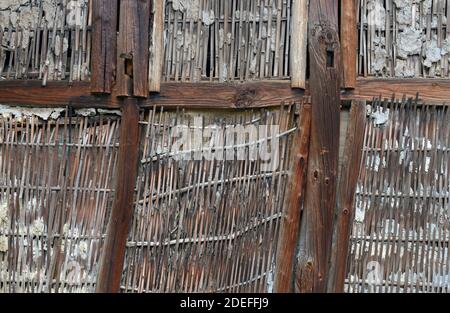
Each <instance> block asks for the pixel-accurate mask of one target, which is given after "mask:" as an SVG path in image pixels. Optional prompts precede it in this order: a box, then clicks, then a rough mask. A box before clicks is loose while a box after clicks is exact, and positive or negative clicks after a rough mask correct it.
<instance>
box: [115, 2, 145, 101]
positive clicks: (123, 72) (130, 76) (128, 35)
mask: <svg viewBox="0 0 450 313" xmlns="http://www.w3.org/2000/svg"><path fill="white" fill-rule="evenodd" d="M149 22H150V1H148V0H121V1H120V20H119V38H118V42H117V53H118V58H117V95H118V96H135V97H143V98H147V97H148V94H149V91H148V62H149Z"/></svg>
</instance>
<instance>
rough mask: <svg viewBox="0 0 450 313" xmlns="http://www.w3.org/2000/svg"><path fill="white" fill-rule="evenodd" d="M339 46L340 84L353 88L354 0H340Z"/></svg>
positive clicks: (355, 71) (354, 60)
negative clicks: (341, 65) (341, 71)
mask: <svg viewBox="0 0 450 313" xmlns="http://www.w3.org/2000/svg"><path fill="white" fill-rule="evenodd" d="M341 46H342V62H343V72H344V74H343V78H344V82H343V85H342V86H343V87H344V88H355V87H356V76H357V69H356V66H357V50H358V30H357V20H356V0H345V1H341Z"/></svg>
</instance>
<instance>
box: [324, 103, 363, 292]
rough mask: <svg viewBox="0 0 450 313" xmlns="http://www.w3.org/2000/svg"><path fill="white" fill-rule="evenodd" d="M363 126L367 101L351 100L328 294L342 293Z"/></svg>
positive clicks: (360, 155)
mask: <svg viewBox="0 0 450 313" xmlns="http://www.w3.org/2000/svg"><path fill="white" fill-rule="evenodd" d="M365 125H366V102H365V101H353V103H352V107H351V110H350V121H349V125H348V128H347V136H346V142H345V148H344V156H343V160H342V168H341V173H340V177H339V188H338V190H339V192H338V195H337V198H338V200H337V207H336V221H335V225H334V227H335V233H334V236H333V248H332V253H331V262H330V273H329V280H328V291H329V292H343V291H344V282H345V275H346V270H347V254H348V249H349V244H350V235H351V229H352V222H353V218H354V214H355V212H354V202H355V193H356V185H357V183H358V177H359V170H360V166H361V158H362V150H363V144H364V134H365Z"/></svg>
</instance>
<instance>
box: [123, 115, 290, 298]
mask: <svg viewBox="0 0 450 313" xmlns="http://www.w3.org/2000/svg"><path fill="white" fill-rule="evenodd" d="M293 109H294V108H293V107H289V108H287V107H285V108H283V110H281V111H280V110H276V111H273V112H267V111H264V110H256V111H254V112H252V111H248V112H239V113H237V112H234V113H231V112H230V113H229V114H228V113H224V112H222V113H218V112H217V113H215V114H209V113H202V114H200V113H182V112H180V113H178V114H177V113H174V112H173V113H166V112H164V113H163V112H159V111H158V112H154V111H150V112H148V113H147V116H145V117H143V118H142V122H141V123H142V124H143V126H142V129H143V138H142V144H141V148H142V149H143V155H142V161H141V165H140V169H139V176H138V181H137V184H136V188H137V192H136V203H135V212H134V218H133V223H132V227H131V231H130V234H129V240H128V243H127V254H126V261H125V268H124V274H123V276H122V291H124V292H267V291H269V292H270V291H273V280H274V262H275V260H274V256H275V253H276V245H277V237H278V232H279V229H280V225H281V223H280V222H281V213H282V212H283V207H284V198H285V196H287V190H286V187H287V180H288V170H289V168H290V161H289V160H290V153H289V152H290V151H289V150H290V149H289V148H290V145H291V142H292V136H293V134H294V132H295V129H296V126H295V123H294V119H293V117H294V115H293V113H294V112H293ZM196 117H200V120H203V122H204V124H203V125H204V126H201V125H200V128H197V129H196V128H195V127H198V125H196V124H194V123H193V122H194V119H195V118H196ZM237 124H241V125H255V126H257V125H277V124H278V125H280V129H279V132H276V133H275V134H276V136H277V137H279V143H278V145H279V148H280V158H279V162H280V163H279V166H277V167H275V168H273V170H270V171H266V170H264V169H263V164H264V161H262V160H261V158H258V159H257V160H255V161H251V154H250V153H249V151H248V148H249V146H248V145H249V144H251V143H252V142H253V143H255V141H249V139H247V140H246V141H244V142H243V144H246V145H247V146H245V145H244V146H243V147H244V150H243V151H244V153H245V160H241V161H229V160H226V161H223V160H220V158H219V159H215V160H213V161H207V160H205V159H203V160H201V159H200V160H197V161H196V160H191V159H190V157H192V156H194V154H195V153H196V152H194V151H192V152H190V153H188V154H187V155H186V157H188V160H177V159H176V157H180V156H181V155H182V154H172V155H171V154H170V152H171V151H173V150H172V149H171V148H170V147H171V141H172V140H173V139H171V138H170V133H171V131H172V130H173V129H174V127H175V126H177V125H178V126H182V125H186V126H188V125H190V126H189V127H190V128H189V134H190V136H195V137H194V138H193V140H199V138H198V132H199V131H200V132H201V133H200V134H204V136H206V137H205V140H206V141H205V142H204V145H203V148H204V149H206V150H205V152H208V151H209V150H208V149H207V147H209V145H208V142H209V141H208V139H207V138H208V137H209V135H208V134H209V132H210V131H220V130H224V129H231V127H233V125H237ZM186 130H187V128H186ZM195 131H197V135H195V134H196V133H195ZM217 134H219V133H217ZM260 135H261V137H260V138H261V140H260V142H259V143H258V142H256V145H261V144H264V143H268V142H267V139H270V138H272V136H273V135H271V132H269V133H267V134H266V133H261V134H260ZM269 141H270V140H269ZM256 145H254V146H255V147H256ZM278 145H277V146H278ZM225 146H227V147H229V148H228V150H227V153H228V152H229V151H235V150H236V147H237V146H236V145H235V144H230V143H229V144H225ZM219 147H223V145H220V144H219ZM182 150H183V151H185V149H182ZM188 150H189V149H188ZM216 151H217V150H216ZM197 153H198V150H197ZM219 153H221V154H222V153H223V151H220V150H219ZM274 164H276V163H274Z"/></svg>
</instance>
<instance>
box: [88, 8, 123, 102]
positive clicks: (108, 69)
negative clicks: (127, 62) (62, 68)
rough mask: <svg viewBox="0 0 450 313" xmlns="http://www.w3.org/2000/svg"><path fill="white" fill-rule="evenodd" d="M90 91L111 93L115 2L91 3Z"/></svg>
mask: <svg viewBox="0 0 450 313" xmlns="http://www.w3.org/2000/svg"><path fill="white" fill-rule="evenodd" d="M92 11H93V12H92V14H93V30H92V57H91V58H92V60H93V62H92V75H91V91H92V92H94V93H111V92H112V88H113V83H114V79H115V72H116V45H117V31H116V29H117V1H111V0H96V1H93V2H92Z"/></svg>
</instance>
